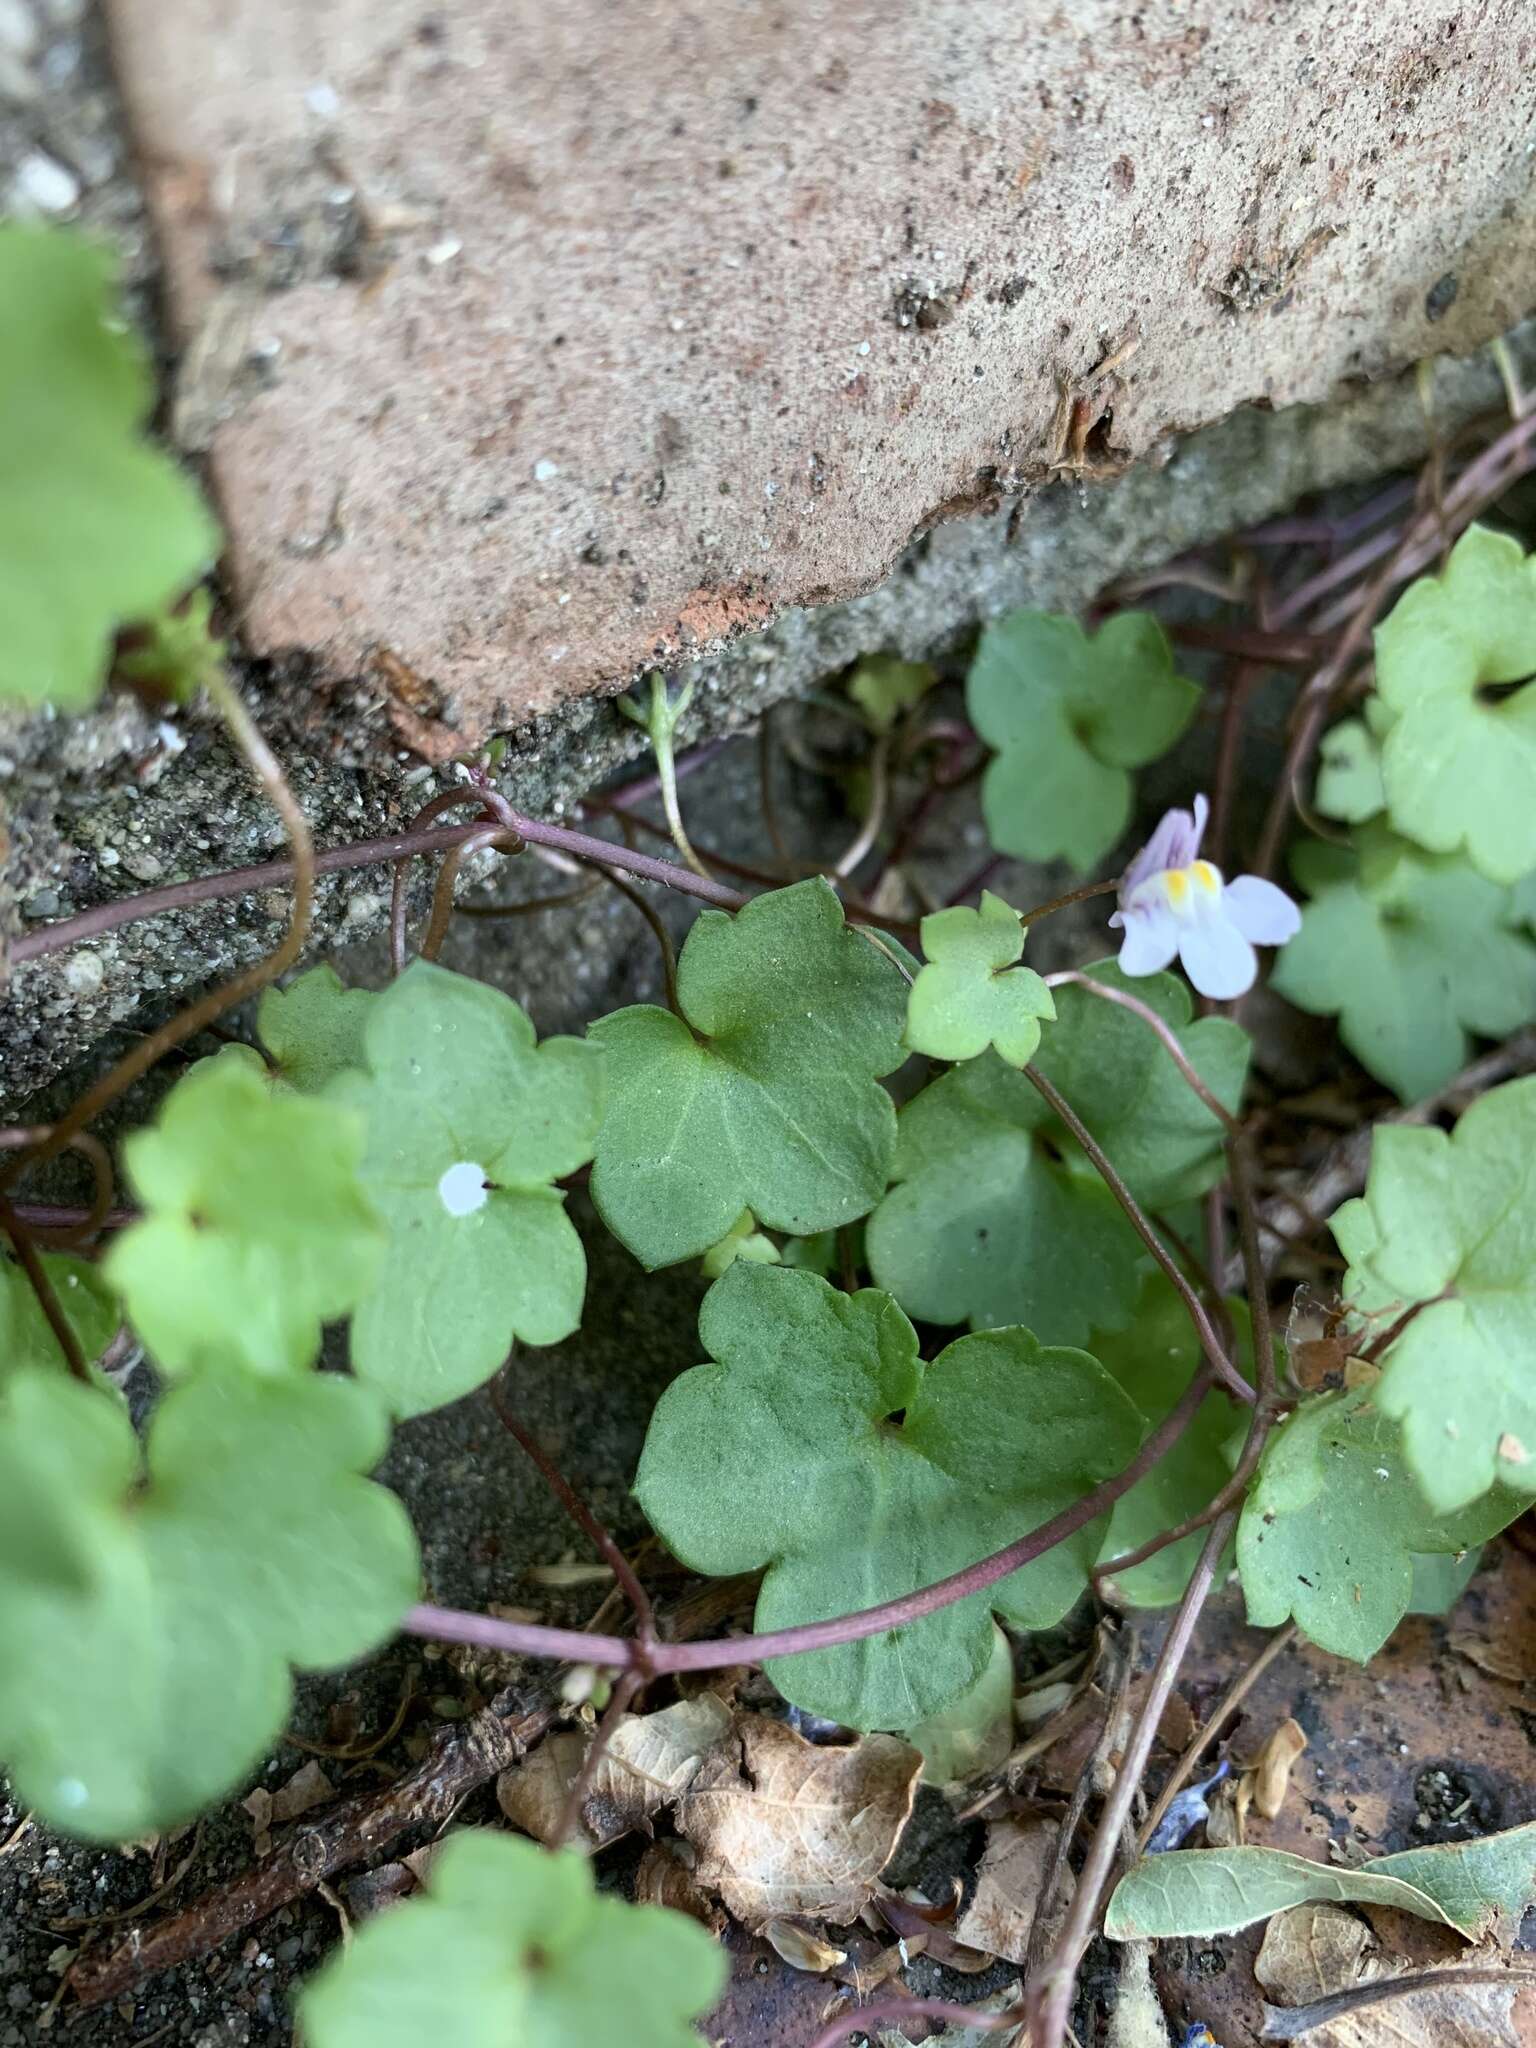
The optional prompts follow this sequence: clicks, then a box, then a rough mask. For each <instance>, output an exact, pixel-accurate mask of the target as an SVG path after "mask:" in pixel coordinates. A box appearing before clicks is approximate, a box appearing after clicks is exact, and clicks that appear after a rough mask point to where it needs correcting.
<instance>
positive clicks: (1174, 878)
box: [1163, 868, 1189, 910]
mask: <svg viewBox="0 0 1536 2048" xmlns="http://www.w3.org/2000/svg"><path fill="white" fill-rule="evenodd" d="M1163 887H1164V888H1165V889H1166V890H1167V891H1168V901H1169V902H1170V903H1171V904H1172V905H1173V907H1174V909H1175V910H1179V909H1181V908H1182V907H1183V903H1184V899H1185V897H1186V896H1187V895H1188V894H1189V870H1188V868H1169V869H1168V871H1167V873H1166V874H1165V875H1164V876H1163Z"/></svg>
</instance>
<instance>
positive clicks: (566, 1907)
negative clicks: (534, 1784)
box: [299, 1829, 726, 2048]
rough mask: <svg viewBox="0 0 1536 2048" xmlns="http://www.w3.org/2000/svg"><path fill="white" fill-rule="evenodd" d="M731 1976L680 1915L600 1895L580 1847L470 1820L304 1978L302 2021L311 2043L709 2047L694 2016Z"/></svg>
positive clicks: (317, 2047)
mask: <svg viewBox="0 0 1536 2048" xmlns="http://www.w3.org/2000/svg"><path fill="white" fill-rule="evenodd" d="M725 1980H726V1966H725V1958H724V1956H723V1954H722V1952H721V1950H720V1949H719V1947H718V1946H717V1945H716V1943H715V1942H714V1941H712V1940H711V1938H710V1936H709V1935H708V1934H707V1933H706V1932H705V1931H704V1929H703V1928H702V1927H700V1926H699V1925H698V1923H697V1922H696V1921H693V1920H690V1919H688V1918H687V1916H686V1915H684V1914H682V1913H674V1912H670V1911H668V1910H667V1909H666V1908H665V1907H661V1906H632V1905H629V1904H627V1903H626V1902H625V1901H624V1900H623V1899H619V1898H615V1897H614V1896H613V1895H612V1894H611V1893H600V1892H598V1891H597V1890H596V1888H595V1886H594V1883H593V1874H592V1866H591V1864H590V1863H589V1862H588V1861H587V1860H586V1859H585V1858H584V1857H581V1856H578V1855H576V1854H574V1853H573V1852H570V1851H562V1852H560V1853H558V1854H554V1855H551V1854H550V1853H549V1852H548V1851H547V1850H544V1849H539V1848H536V1847H535V1846H534V1844H533V1843H532V1842H529V1841H525V1840H523V1839H522V1838H521V1837H520V1836H517V1835H512V1834H502V1833H492V1832H491V1831H490V1830H489V1829H473V1830H465V1831H463V1832H461V1833H459V1834H456V1835H453V1836H451V1837H450V1838H449V1840H448V1841H447V1842H446V1843H445V1844H444V1845H443V1848H442V1850H441V1851H440V1852H439V1854H438V1855H437V1856H436V1857H435V1858H434V1859H433V1862H432V1867H431V1871H430V1874H429V1876H428V1878H427V1885H426V1890H425V1892H424V1893H422V1894H421V1895H420V1896H418V1897H416V1898H413V1899H410V1900H408V1901H407V1902H406V1904H404V1905H403V1906H400V1907H397V1908H394V1909H392V1910H391V1911H390V1912H388V1913H381V1914H378V1915H376V1916H375V1917H374V1918H372V1919H370V1920H368V1921H365V1922H364V1924H363V1925H362V1926H361V1927H360V1928H359V1929H358V1930H357V1932H356V1934H355V1935H354V1937H353V1939H352V1942H351V1944H350V1946H349V1947H347V1948H345V1949H344V1950H342V1951H341V1953H340V1954H338V1955H335V1956H333V1957H332V1958H331V1960H330V1961H329V1962H328V1963H327V1964H326V1966H325V1968H324V1969H322V1970H321V1971H320V1972H319V1974H318V1975H317V1976H315V1977H312V1978H311V1979H310V1981H309V1982H308V1983H307V1984H306V1985H305V1986H304V1988H303V1989H302V1990H301V1992H300V1993H299V2017H300V2020H301V2022H302V2025H303V2028H304V2038H305V2040H306V2041H307V2042H308V2043H309V2044H310V2048H421V2043H422V2042H424V2041H431V2042H433V2043H435V2044H437V2048H513V2044H514V2043H517V2044H526V2048H597V2044H599V2043H603V2042H613V2043H615V2044H617V2043H620V2042H622V2043H623V2044H624V2048H699V2036H698V2034H697V2033H696V2032H695V2031H694V2029H693V2027H692V2026H691V2025H690V2024H689V2022H690V2021H691V2020H692V2019H694V2018H695V2017H697V2016H698V2015H699V2014H701V2013H703V2012H704V2011H705V2010H706V2008H707V2007H709V2006H710V2005H712V2004H713V2003H714V2001H715V2000H716V1999H717V1998H718V1997H719V1996H720V1994H721V1992H722V1991H723V1990H724V1989H725Z"/></svg>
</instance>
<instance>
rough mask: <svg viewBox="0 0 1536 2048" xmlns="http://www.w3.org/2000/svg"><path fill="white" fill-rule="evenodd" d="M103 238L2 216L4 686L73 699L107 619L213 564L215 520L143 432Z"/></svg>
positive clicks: (147, 604)
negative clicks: (13, 222)
mask: <svg viewBox="0 0 1536 2048" xmlns="http://www.w3.org/2000/svg"><path fill="white" fill-rule="evenodd" d="M115 270H116V265H115V262H114V259H113V257H112V255H111V252H110V251H109V250H108V249H106V248H105V247H104V246H101V245H98V244H97V243H94V242H91V241H87V240H85V239H84V238H83V237H81V236H78V235H73V234H69V233H65V232H62V231H59V230H55V229H44V228H34V227H21V226H10V227H4V226H0V306H3V307H4V309H5V312H4V324H3V326H0V617H3V618H4V620H5V633H4V636H3V638H0V698H3V697H17V698H20V699H21V700H22V701H23V702H24V703H28V704H43V703H50V704H56V705H58V706H59V707H60V708H61V709H63V710H69V711H78V710H82V709H83V708H84V707H85V706H86V705H88V704H92V703H94V702H95V700H96V698H97V697H98V696H99V695H100V693H101V688H102V685H103V683H104V682H105V681H106V677H107V669H108V666H109V659H110V655H111V649H112V641H113V636H114V635H115V633H116V632H117V630H118V628H119V627H121V626H125V625H132V624H134V623H135V622H136V621H139V620H144V619H148V618H150V617H151V616H152V615H153V614H155V613H157V612H159V611H160V610H161V609H162V608H163V607H164V606H166V605H167V604H168V603H169V602H170V601H171V600H172V599H173V598H176V597H178V596H180V594H181V593H182V592H183V591H184V590H186V588H187V586H188V585H189V584H191V583H192V582H194V581H195V580H196V578H197V577H199V576H200V575H202V574H203V572H204V571H205V570H206V569H207V568H208V567H209V566H210V565H211V564H212V562H213V559H214V557H215V556H216V555H217V553H218V551H219V539H218V533H217V530H216V528H215V526H214V524H213V521H212V520H211V519H210V518H209V516H208V513H207V512H206V510H205V509H204V507H203V504H202V500H201V499H200V498H199V496H198V494H197V491H196V490H195V489H194V487H193V485H192V484H191V482H190V481H189V479H188V478H186V477H185V476H183V475H182V473H181V472H180V470H178V469H177V468H176V466H175V464H174V463H173V462H171V460H170V459H169V458H168V457H167V456H166V455H165V454H163V453H162V452H161V451H160V450H159V449H157V448H154V447H152V446H151V445H150V443H149V442H148V441H147V440H146V439H145V438H144V434H143V431H142V429H143V424H144V421H145V419H146V418H147V416H148V413H149V410H150V405H151V402H152V398H153V390H152V385H151V381H150V375H149V366H148V361H147V358H146V355H145V351H144V350H143V348H142V347H141V346H140V344H139V342H138V340H137V339H136V337H135V336H134V335H132V334H131V333H130V332H129V331H128V330H127V328H125V327H124V326H123V324H122V322H121V320H120V319H119V317H118V310H117V304H116V294H115V291H114V288H113V286H114V275H115Z"/></svg>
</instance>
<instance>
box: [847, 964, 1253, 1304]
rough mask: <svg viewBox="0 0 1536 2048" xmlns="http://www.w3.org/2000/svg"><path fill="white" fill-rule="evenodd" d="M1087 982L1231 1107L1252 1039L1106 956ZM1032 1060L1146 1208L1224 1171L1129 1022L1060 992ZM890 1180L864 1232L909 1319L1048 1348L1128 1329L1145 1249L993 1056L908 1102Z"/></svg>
mask: <svg viewBox="0 0 1536 2048" xmlns="http://www.w3.org/2000/svg"><path fill="white" fill-rule="evenodd" d="M1088 971H1089V972H1090V973H1091V974H1092V975H1093V976H1094V977H1095V979H1096V980H1099V981H1102V982H1103V983H1104V984H1105V985H1106V986H1108V987H1111V988H1124V987H1130V988H1131V989H1132V992H1133V993H1134V994H1136V995H1137V996H1138V997H1139V998H1140V1000H1141V1001H1143V1002H1145V1003H1147V1004H1149V1005H1150V1006H1151V1007H1152V1008H1153V1009H1154V1010H1156V1011H1157V1013H1158V1014H1159V1016H1161V1017H1162V1018H1164V1019H1165V1021H1167V1022H1168V1023H1169V1024H1171V1025H1172V1026H1173V1028H1174V1030H1175V1031H1176V1032H1177V1034H1178V1038H1179V1042H1180V1044H1181V1045H1182V1046H1183V1047H1184V1049H1185V1051H1186V1052H1187V1053H1188V1055H1189V1057H1190V1059H1191V1060H1192V1061H1193V1063H1194V1065H1195V1068H1196V1070H1197V1071H1198V1072H1199V1073H1200V1074H1201V1076H1202V1077H1203V1078H1204V1080H1205V1081H1206V1082H1207V1084H1208V1085H1209V1086H1210V1087H1211V1088H1212V1089H1213V1090H1214V1091H1215V1093H1216V1095H1217V1096H1218V1097H1219V1099H1220V1100H1221V1101H1223V1102H1224V1103H1226V1104H1227V1105H1228V1106H1229V1107H1231V1108H1233V1109H1235V1108H1236V1106H1237V1103H1238V1100H1239V1098H1240V1095H1241V1092H1242V1085H1243V1078H1244V1074H1245V1072H1246V1068H1247V1057H1248V1040H1247V1037H1246V1035H1245V1034H1244V1033H1243V1032H1242V1031H1241V1030H1239V1028H1238V1027H1237V1026H1236V1025H1235V1024H1231V1023H1229V1022H1227V1021H1226V1020H1225V1019H1224V1018H1216V1017H1212V1018H1205V1019H1202V1020H1201V1021H1200V1022H1198V1023H1191V1022H1190V1010H1191V1003H1190V997H1189V992H1188V990H1187V989H1186V988H1185V987H1184V986H1183V984H1182V983H1181V982H1178V981H1176V980H1175V979H1174V978H1173V976H1172V975H1167V974H1158V975H1149V976H1146V977H1144V978H1142V979H1139V980H1137V981H1136V982H1135V983H1127V982H1126V981H1125V979H1124V977H1122V976H1121V974H1120V972H1119V970H1118V968H1116V967H1115V966H1114V964H1113V963H1112V962H1110V961H1101V962H1100V963H1099V964H1098V965H1097V966H1095V967H1092V968H1090V969H1089V970H1088ZM1034 1065H1035V1066H1036V1067H1037V1068H1038V1070H1039V1071H1040V1072H1041V1073H1043V1074H1044V1075H1046V1077H1047V1078H1048V1079H1049V1080H1051V1081H1052V1082H1054V1084H1055V1085H1056V1087H1057V1088H1059V1089H1060V1091H1061V1092H1062V1094H1063V1095H1065V1096H1066V1098H1067V1100H1068V1102H1069V1103H1071V1105H1072V1106H1073V1107H1074V1108H1075V1109H1076V1110H1077V1111H1078V1113H1079V1114H1080V1115H1081V1117H1082V1119H1083V1121H1084V1122H1085V1123H1086V1124H1087V1126H1088V1128H1089V1129H1090V1130H1091V1131H1092V1133H1093V1135H1094V1136H1095V1137H1096V1138H1097V1139H1098V1140H1099V1142H1100V1143H1101V1144H1102V1145H1103V1147H1104V1150H1105V1151H1106V1153H1107V1154H1108V1155H1109V1158H1110V1159H1111V1161H1112V1162H1113V1164H1114V1165H1115V1166H1116V1167H1117V1168H1118V1170H1119V1171H1120V1173H1121V1174H1123V1175H1124V1177H1125V1179H1126V1181H1127V1183H1128V1184H1129V1186H1130V1189H1131V1192H1132V1194H1134V1195H1135V1196H1136V1197H1137V1199H1138V1200H1139V1201H1140V1202H1141V1203H1142V1204H1143V1205H1144V1206H1147V1207H1150V1208H1155V1209H1161V1208H1165V1207H1167V1206H1168V1205H1170V1204H1172V1203H1176V1202H1178V1201H1180V1200H1183V1199H1184V1198H1185V1197H1187V1196H1189V1195H1191V1194H1196V1193H1199V1192H1200V1191H1201V1190H1203V1189H1204V1188H1206V1187H1208V1186H1210V1184H1211V1182H1212V1181H1213V1180H1215V1179H1216V1178H1217V1177H1218V1175H1219V1174H1220V1171H1221V1136H1222V1132H1221V1126H1220V1124H1219V1123H1218V1122H1217V1120H1216V1118H1215V1117H1214V1116H1213V1115H1212V1114H1211V1112H1210V1111H1209V1110H1208V1109H1207V1108H1206V1107H1205V1105H1204V1104H1203V1103H1202V1102H1201V1101H1200V1099H1199V1097H1198V1096H1196V1095H1195V1094H1194V1092H1193V1090H1192V1089H1191V1088H1190V1087H1189V1085H1188V1083H1187V1082H1186V1081H1185V1080H1184V1078H1183V1076H1182V1075H1181V1074H1180V1072H1179V1070H1178V1068H1177V1067H1176V1066H1175V1065H1174V1063H1173V1060H1172V1059H1171V1058H1170V1057H1169V1055H1168V1053H1167V1052H1166V1051H1165V1050H1164V1048H1163V1046H1162V1045H1161V1044H1160V1042H1159V1041H1158V1039H1157V1037H1156V1035H1155V1034H1154V1033H1153V1032H1152V1031H1151V1030H1150V1029H1149V1027H1148V1026H1147V1025H1146V1024H1145V1023H1144V1022H1142V1020H1141V1019H1140V1018H1138V1017H1136V1016H1135V1015H1134V1014H1133V1013H1131V1012H1130V1011H1128V1010H1125V1009H1122V1008H1120V1007H1119V1006H1118V1005H1116V1004H1113V1003H1107V1002H1105V1001H1103V1000H1102V998H1100V997H1096V996H1092V995H1089V994H1088V993H1087V992H1086V991H1085V990H1083V989H1080V988H1075V987H1071V986H1068V987H1065V988H1062V989H1060V990H1059V991H1058V992H1057V1021H1056V1023H1055V1025H1054V1026H1053V1027H1052V1029H1051V1031H1050V1032H1049V1034H1048V1035H1047V1037H1046V1038H1045V1040H1044V1041H1043V1043H1042V1045H1041V1048H1040V1052H1039V1054H1038V1055H1037V1057H1036V1059H1035V1062H1034ZM893 1173H894V1177H895V1178H896V1179H897V1180H898V1181H899V1182H900V1183H901V1185H900V1186H899V1187H897V1188H895V1189H893V1190H892V1192H891V1193H890V1194H889V1195H887V1197H886V1199H885V1200H884V1201H883V1202H882V1203H881V1205H880V1207H879V1209H878V1210H877V1211H876V1212H875V1215H874V1216H873V1217H872V1218H871V1220H870V1224H869V1258H870V1270H871V1272H872V1273H873V1275H874V1277H875V1280H876V1281H877V1282H878V1284H879V1285H880V1286H882V1287H885V1288H887V1289H888V1290H889V1291H890V1292H891V1293H892V1294H894V1295H895V1296H896V1297H897V1299H898V1300H899V1301H900V1302H901V1304H902V1306H903V1307H904V1308H905V1309H906V1310H907V1312H908V1313H909V1314H910V1315H914V1316H917V1317H919V1318H921V1319H922V1320H923V1321H926V1322H936V1323H959V1322H969V1323H971V1324H972V1325H973V1327H976V1328H985V1327H988V1326H991V1325H998V1324H1006V1323H1022V1324H1024V1325H1025V1326H1026V1327H1027V1328H1029V1329H1031V1330H1033V1331H1034V1332H1035V1333H1036V1334H1037V1335H1038V1336H1039V1337H1041V1338H1042V1339H1043V1340H1044V1341H1045V1342H1048V1343H1060V1344H1073V1343H1081V1342H1083V1341H1084V1340H1085V1339H1086V1338H1087V1337H1088V1335H1089V1333H1090V1331H1092V1330H1095V1329H1098V1330H1116V1329H1124V1328H1125V1326H1126V1324H1127V1322H1128V1321H1129V1319H1130V1317H1131V1314H1132V1311H1133V1308H1134V1305H1135V1300H1136V1293H1137V1289H1138V1287H1139V1285H1140V1281H1141V1275H1142V1272H1143V1270H1144V1266H1145V1263H1146V1257H1147V1255H1146V1252H1145V1250H1144V1248H1143V1247H1142V1245H1141V1242H1140V1240H1139V1239H1138V1238H1137V1237H1136V1236H1135V1233H1134V1232H1133V1231H1132V1229H1131V1227H1130V1225H1129V1223H1127V1221H1126V1220H1125V1217H1124V1215H1123V1213H1122V1212H1121V1210H1120V1207H1119V1205H1118V1203H1117V1202H1116V1201H1115V1198H1114V1197H1113V1195H1111V1194H1110V1192H1109V1190H1108V1188H1107V1187H1105V1185H1104V1184H1103V1182H1102V1181H1101V1179H1100V1178H1099V1175H1098V1173H1097V1172H1096V1170H1095V1169H1094V1168H1093V1166H1092V1165H1091V1164H1090V1163H1089V1161H1088V1160H1087V1158H1086V1157H1085V1156H1084V1155H1083V1154H1082V1153H1081V1152H1080V1151H1079V1149H1078V1147H1077V1146H1076V1144H1075V1143H1074V1142H1073V1141H1072V1139H1071V1138H1070V1137H1069V1136H1068V1135H1067V1133H1066V1131H1065V1130H1064V1129H1062V1128H1061V1126H1059V1125H1058V1124H1057V1122H1056V1120H1055V1118H1054V1117H1053V1116H1052V1115H1051V1113H1050V1111H1049V1110H1048V1109H1047V1108H1046V1105H1045V1103H1044V1101H1043V1099H1042V1098H1041V1096H1040V1095H1039V1094H1038V1093H1037V1091H1036V1090H1035V1089H1034V1087H1032V1086H1031V1084H1030V1082H1029V1081H1028V1079H1027V1078H1026V1077H1025V1076H1024V1075H1022V1074H1017V1073H1014V1072H1013V1071H1012V1070H1011V1069H1010V1068H1008V1067H1007V1066H1005V1065H1004V1064H1003V1062H1002V1061H1001V1060H1000V1059H998V1058H997V1057H996V1055H995V1054H992V1053H986V1054H984V1055H983V1056H982V1057H981V1058H980V1059H977V1060H972V1061H970V1062H968V1063H967V1064H966V1065H965V1066H963V1067H957V1068H955V1069H954V1070H953V1071H952V1072H951V1073H948V1074H944V1075H942V1076H941V1077H940V1078H939V1079H938V1080H937V1081H935V1082H933V1083H932V1084H930V1086H929V1087H927V1088H925V1089H924V1090H923V1092H922V1093H921V1094H920V1095H918V1096H917V1097H915V1098H914V1100H913V1101H912V1102H910V1103H909V1104H908V1105H907V1107H906V1108H905V1109H904V1110H903V1111H902V1114H901V1123H900V1135H899V1140H898V1144H897V1152H896V1162H895V1166H894V1169H893Z"/></svg>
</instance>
